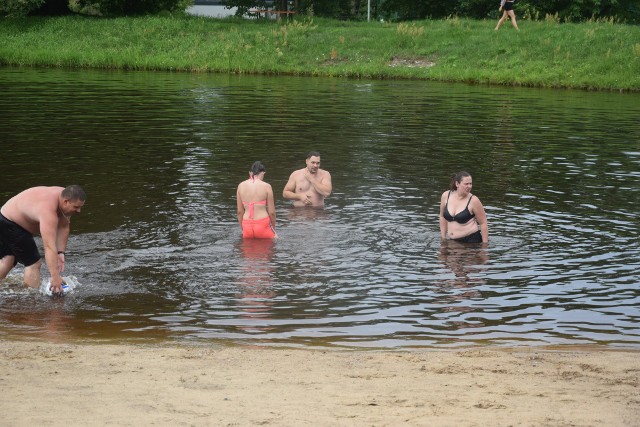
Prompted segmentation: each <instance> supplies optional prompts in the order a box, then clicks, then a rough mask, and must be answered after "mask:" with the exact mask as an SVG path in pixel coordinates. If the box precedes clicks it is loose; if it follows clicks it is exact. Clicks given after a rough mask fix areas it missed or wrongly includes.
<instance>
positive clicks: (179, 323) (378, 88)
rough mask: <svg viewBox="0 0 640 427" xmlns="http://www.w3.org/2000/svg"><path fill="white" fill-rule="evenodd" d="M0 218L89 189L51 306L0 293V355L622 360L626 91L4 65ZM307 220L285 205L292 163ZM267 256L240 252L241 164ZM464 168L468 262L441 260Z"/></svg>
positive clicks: (34, 297)
mask: <svg viewBox="0 0 640 427" xmlns="http://www.w3.org/2000/svg"><path fill="white" fill-rule="evenodd" d="M0 143H1V144H2V149H1V150H0V171H1V174H0V201H2V202H4V201H5V200H7V199H8V198H9V197H11V196H12V195H14V194H15V193H17V192H19V191H21V190H22V189H24V188H27V187H30V186H35V185H62V186H64V185H68V184H71V183H78V184H81V185H83V186H84V187H85V189H86V190H87V193H88V194H89V199H88V201H87V204H86V206H85V208H84V209H83V212H82V213H81V214H80V215H79V216H77V217H74V219H73V223H72V235H71V238H70V241H69V247H68V256H67V271H66V272H65V274H66V275H67V276H73V277H75V278H76V279H77V281H78V282H79V285H78V286H77V288H76V289H75V291H74V292H73V293H72V294H70V295H69V296H67V297H66V298H65V299H64V300H52V299H50V298H49V297H46V296H44V295H41V294H40V293H39V292H37V291H30V290H26V289H24V288H22V287H21V286H20V285H19V283H20V280H21V278H20V275H21V272H22V270H21V269H20V268H18V269H17V270H14V272H12V273H11V275H10V276H9V277H8V279H7V280H5V281H3V282H1V283H0V337H16V336H18V337H23V338H24V337H26V338H28V337H33V338H37V339H41V338H46V339H61V340H68V339H90V340H113V339H115V340H142V341H144V340H162V341H178V342H190V343H203V344H207V343H231V342H233V343H249V344H259V345H296V346H345V347H390V348H400V347H429V346H438V347H443V346H460V345H484V344H497V345H547V344H550V345H562V344H598V345H606V346H611V347H633V348H638V347H639V345H640V326H639V322H640V290H639V285H640V273H639V269H640V239H639V230H638V220H639V214H638V209H639V208H638V206H639V205H640V97H639V96H638V95H637V94H618V93H589V92H581V91H565V90H536V89H517V88H499V87H485V86H467V85H454V84H438V83H430V82H415V81H355V80H341V79H321V78H313V79H312V78H292V77H278V78H274V77H246V76H221V75H201V74H165V73H126V72H97V71H96V72H94V71H81V72H80V71H60V70H33V69H11V68H9V69H0ZM311 149H315V150H319V151H320V152H321V153H322V162H323V167H325V168H326V169H328V170H329V171H330V172H331V173H332V177H333V185H334V193H333V194H332V196H331V197H330V198H329V199H328V200H327V208H326V209H325V210H324V211H314V210H305V209H303V210H295V209H292V208H290V207H289V205H288V203H286V202H285V201H284V200H283V199H282V197H281V192H282V188H283V186H284V184H285V183H286V181H287V178H288V176H289V174H290V173H291V172H292V171H293V170H294V169H297V168H301V167H303V166H304V157H305V154H306V152H307V151H309V150H311ZM257 159H260V160H262V161H263V162H264V163H265V164H266V166H267V175H266V180H267V181H268V182H270V183H271V184H272V185H273V187H274V190H275V193H276V208H277V215H278V233H279V235H280V239H279V240H278V241H277V242H275V243H272V242H265V241H246V242H243V241H242V239H241V238H240V229H239V226H238V224H237V222H236V213H235V189H236V186H237V184H238V183H239V182H240V181H242V180H243V179H245V178H246V176H247V171H248V169H249V167H250V165H251V163H252V162H253V161H254V160H257ZM461 169H462V170H468V171H469V172H470V173H471V174H472V175H473V179H474V191H473V192H474V194H476V195H477V196H478V197H479V198H480V199H481V200H482V201H483V203H484V205H485V207H486V208H487V215H488V219H489V226H490V236H491V242H490V245H489V247H488V248H487V249H482V248H479V247H474V246H466V247H465V246H454V245H451V244H449V245H447V244H441V243H440V238H439V230H438V204H439V199H440V194H442V192H443V191H444V190H445V189H446V188H447V186H448V176H449V174H450V173H451V172H455V171H458V170H461Z"/></svg>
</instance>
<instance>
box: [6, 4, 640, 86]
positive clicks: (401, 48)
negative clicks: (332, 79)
mask: <svg viewBox="0 0 640 427" xmlns="http://www.w3.org/2000/svg"><path fill="white" fill-rule="evenodd" d="M494 26H495V22H494V21H478V20H467V19H458V18H452V19H448V20H440V21H418V22H413V23H408V24H406V23H405V24H397V23H380V22H370V23H366V22H364V23H363V22H339V21H331V20H324V19H317V18H315V19H310V18H302V17H300V18H298V19H297V20H295V21H291V22H289V23H285V22H282V23H278V22H276V21H271V20H264V19H263V20H243V19H211V18H202V17H142V18H114V19H102V18H88V17H79V16H78V17H62V18H35V17H34V18H22V19H3V20H0V40H2V42H1V43H0V64H2V65H11V66H44V67H65V68H98V69H133V70H175V71H191V72H220V73H243V74H283V75H310V76H336V77H356V78H384V79H430V80H440V81H460V82H474V83H485V84H501V85H519V86H536V87H564V88H583V89H601V90H625V91H639V90H640V27H638V26H631V25H620V24H614V23H611V22H587V23H581V24H558V23H556V22H552V21H544V22H543V21H528V20H520V21H519V26H520V29H521V31H520V32H516V31H515V30H514V29H513V28H512V27H511V26H510V23H509V22H506V23H505V24H504V25H503V26H502V28H501V29H500V30H499V31H494V30H493V28H494ZM393 58H395V59H396V62H395V63H393V62H392V59H393ZM416 61H419V62H417V64H421V65H424V64H428V65H430V66H428V67H425V66H413V67H411V66H408V65H415V64H416ZM393 64H395V66H392V65H393Z"/></svg>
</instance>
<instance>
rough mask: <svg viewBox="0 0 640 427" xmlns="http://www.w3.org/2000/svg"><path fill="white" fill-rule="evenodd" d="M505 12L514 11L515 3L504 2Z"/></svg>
mask: <svg viewBox="0 0 640 427" xmlns="http://www.w3.org/2000/svg"><path fill="white" fill-rule="evenodd" d="M504 10H513V2H512V1H506V2H504Z"/></svg>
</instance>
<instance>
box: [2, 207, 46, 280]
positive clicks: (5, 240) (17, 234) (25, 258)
mask: <svg viewBox="0 0 640 427" xmlns="http://www.w3.org/2000/svg"><path fill="white" fill-rule="evenodd" d="M7 255H13V256H15V257H16V259H15V260H14V262H13V265H14V266H15V265H16V264H17V263H20V264H22V265H24V266H25V267H29V266H30V265H33V264H35V263H36V262H38V261H40V258H41V257H40V253H39V252H38V247H37V246H36V241H35V240H34V239H33V236H32V235H31V233H29V232H28V231H27V230H25V229H24V228H22V227H20V226H19V225H18V224H16V223H15V222H13V221H11V220H9V219H7V218H5V217H4V216H3V215H2V214H0V258H4V257H5V256H7Z"/></svg>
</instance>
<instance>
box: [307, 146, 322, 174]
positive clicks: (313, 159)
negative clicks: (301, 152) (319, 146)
mask: <svg viewBox="0 0 640 427" xmlns="http://www.w3.org/2000/svg"><path fill="white" fill-rule="evenodd" d="M319 168H320V153H318V152H317V151H311V152H309V154H307V170H308V171H309V173H317V172H318V169H319Z"/></svg>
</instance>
